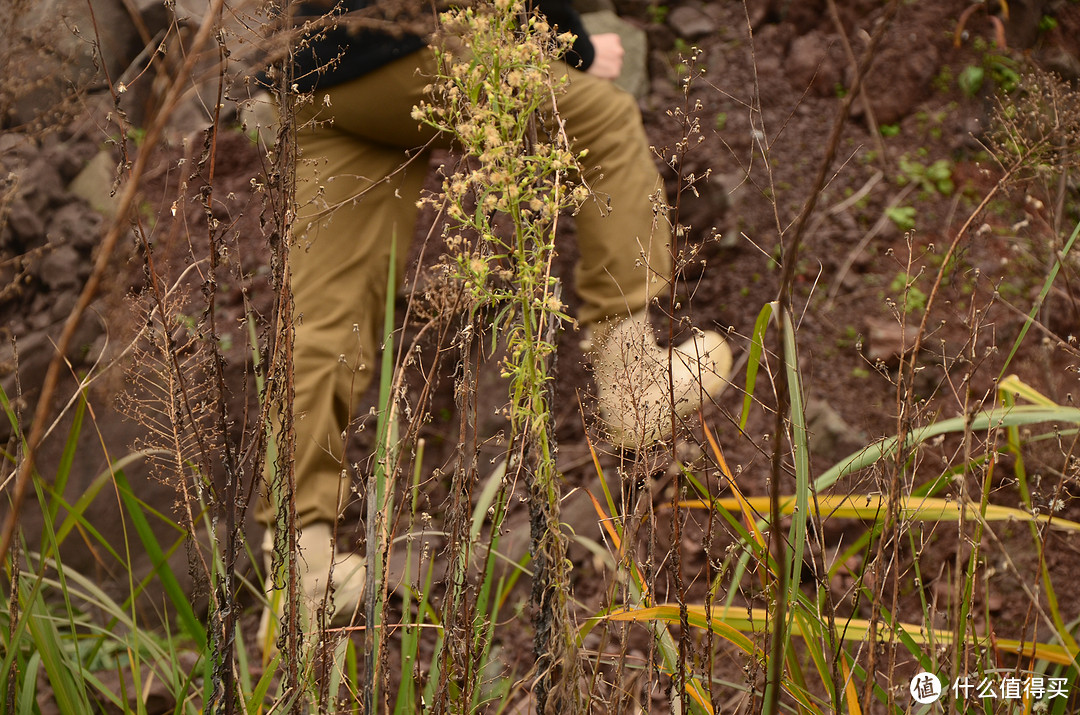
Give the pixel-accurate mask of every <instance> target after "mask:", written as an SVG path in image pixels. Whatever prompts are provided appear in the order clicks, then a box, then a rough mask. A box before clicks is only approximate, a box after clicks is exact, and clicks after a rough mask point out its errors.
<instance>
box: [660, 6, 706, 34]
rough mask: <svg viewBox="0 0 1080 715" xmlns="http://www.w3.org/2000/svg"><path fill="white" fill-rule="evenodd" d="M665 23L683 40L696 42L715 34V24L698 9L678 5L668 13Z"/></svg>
mask: <svg viewBox="0 0 1080 715" xmlns="http://www.w3.org/2000/svg"><path fill="white" fill-rule="evenodd" d="M667 23H668V25H669V26H670V27H671V29H672V30H674V31H675V33H676V34H677V35H678V36H679V37H681V38H683V39H684V40H696V39H699V38H701V37H705V36H706V35H711V34H713V33H715V32H716V29H717V28H716V22H715V21H714V20H713V19H712V18H711V17H709V16H708V15H707V14H705V13H704V12H703V11H702V10H701V9H700V8H697V7H693V6H691V5H680V6H679V7H677V8H675V9H674V10H672V11H671V12H670V13H668V18H667Z"/></svg>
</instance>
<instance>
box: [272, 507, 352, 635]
mask: <svg viewBox="0 0 1080 715" xmlns="http://www.w3.org/2000/svg"><path fill="white" fill-rule="evenodd" d="M296 545H297V547H298V549H299V552H300V553H299V555H298V556H297V559H296V567H297V571H298V574H299V577H300V593H301V596H302V598H303V603H302V606H303V615H302V617H301V624H303V627H304V629H305V632H306V633H308V634H311V633H313V632H314V631H315V629H316V627H317V625H318V622H317V616H318V613H319V609H320V608H322V607H323V604H324V603H326V601H327V596H328V595H329V591H328V590H327V587H326V584H327V581H328V580H329V579H333V584H332V585H333V608H334V615H333V617H332V619H331V624H333V625H344V624H345V623H348V622H349V620H350V619H351V618H352V615H353V613H354V611H355V609H356V604H357V603H359V602H360V599H362V598H363V597H364V586H365V584H366V581H367V562H366V560H365V559H364V557H363V556H361V555H360V554H357V553H353V552H347V553H341V552H338V551H336V550H335V549H334V535H333V527H332V525H331V524H329V523H327V522H322V521H320V522H315V523H313V524H307V525H305V526H304V528H303V529H302V530H301V531H300V533H299V534H298V535H297V539H296ZM273 550H274V532H273V531H272V530H270V529H267V531H266V533H265V534H264V536H263V555H264V557H263V558H264V562H265V565H266V574H267V576H266V598H267V606H266V607H265V608H264V609H263V614H262V620H261V621H260V622H259V634H258V638H259V643H260V644H261V645H262V646H263V648H264V649H268V650H272V649H273V647H274V643H275V642H276V641H277V636H278V633H277V626H278V623H279V622H280V620H281V614H282V613H283V612H284V610H285V607H284V604H285V592H284V591H283V590H282V589H274V587H273V579H272V578H271V577H270V574H271V568H272V564H271V561H272V554H273ZM331 567H332V568H333V571H332V572H331ZM327 605H329V604H327ZM268 638H269V639H272V640H269V641H268Z"/></svg>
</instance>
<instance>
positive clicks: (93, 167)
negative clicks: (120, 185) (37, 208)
mask: <svg viewBox="0 0 1080 715" xmlns="http://www.w3.org/2000/svg"><path fill="white" fill-rule="evenodd" d="M115 181H116V159H114V158H113V155H112V153H111V152H109V151H108V150H106V149H102V150H101V151H99V152H98V153H97V156H95V157H94V158H93V159H91V160H90V161H89V162H88V163H87V164H86V167H84V168H83V170H82V171H80V172H79V175H78V176H76V177H75V178H74V179H73V180H72V182H71V183H70V184H69V185H68V190H69V191H70V192H71V193H73V194H75V195H76V196H78V197H79V198H81V199H83V200H84V201H86V203H88V204H90V207H91V208H93V209H94V210H95V211H97V212H98V213H100V214H101V215H102V216H106V217H109V218H112V217H114V216H115V215H116V196H115V195H114V194H113V185H114V183H115Z"/></svg>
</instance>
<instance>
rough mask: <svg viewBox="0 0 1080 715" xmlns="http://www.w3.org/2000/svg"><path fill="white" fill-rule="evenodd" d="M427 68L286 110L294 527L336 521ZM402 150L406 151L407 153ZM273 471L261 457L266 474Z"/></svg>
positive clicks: (413, 179) (402, 239)
mask: <svg viewBox="0 0 1080 715" xmlns="http://www.w3.org/2000/svg"><path fill="white" fill-rule="evenodd" d="M433 66H434V65H433V61H432V58H431V53H430V52H428V51H424V52H418V53H414V54H413V55H410V56H409V57H406V58H403V59H402V60H399V61H397V62H395V63H392V64H391V65H388V66H387V67H385V68H382V69H380V70H376V71H375V72H373V73H371V74H369V75H366V76H365V77H362V78H360V79H357V80H354V81H352V82H347V83H345V84H342V85H338V86H335V87H332V88H329V89H327V90H321V91H317V92H316V93H315V96H314V98H313V102H312V104H310V105H308V106H306V107H304V108H303V109H301V110H300V112H298V116H297V123H298V126H299V127H300V128H299V129H298V132H297V143H298V146H299V149H300V157H299V160H298V162H297V168H296V173H297V189H296V201H297V205H298V207H299V208H298V212H297V217H296V221H295V223H294V226H295V238H294V241H293V245H292V247H291V250H290V256H289V260H290V270H291V288H292V298H293V316H294V322H293V326H292V328H293V330H294V343H293V371H294V388H295V399H294V402H293V425H294V430H295V438H296V441H295V452H294V464H295V466H294V469H295V474H296V510H297V516H298V518H299V519H300V522H301V523H302V524H303V523H310V522H312V521H328V522H334V521H336V519H337V517H338V515H339V514H340V510H341V508H342V507H343V506H344V504H343V499H344V498H345V496H346V495H347V493H348V489H347V487H348V482H347V479H346V478H345V476H344V472H345V471H346V470H345V464H344V462H343V459H344V457H343V454H344V442H345V432H346V430H347V429H348V425H349V422H350V421H351V418H352V417H353V416H354V415H353V413H352V410H353V407H354V405H355V404H356V403H357V401H358V399H359V397H360V395H361V394H362V393H363V392H364V390H365V389H366V388H367V386H368V385H369V384H370V382H371V376H372V369H373V368H374V366H375V365H376V360H377V354H378V350H379V348H380V342H381V337H380V336H381V331H382V328H383V326H382V316H383V306H384V304H385V300H386V286H387V278H388V271H389V266H390V246H391V243H392V241H394V240H395V239H396V242H397V243H396V245H397V249H396V256H397V264H398V265H397V267H396V276H395V283H396V284H399V285H400V282H401V278H402V276H403V273H404V266H405V261H406V259H407V257H408V246H409V242H410V241H411V239H412V235H413V231H414V226H415V223H416V214H417V207H416V202H417V199H418V198H419V195H420V189H421V187H422V185H423V181H424V178H425V176H426V174H427V157H428V154H427V152H426V151H425V150H423V149H421V147H424V145H425V143H427V142H429V141H430V140H432V139H433V137H434V132H433V131H432V130H431V129H429V128H418V126H417V125H418V123H417V122H416V121H415V120H413V119H411V118H410V116H409V114H410V112H411V109H412V106H413V105H414V104H415V103H416V102H417V101H419V99H421V98H422V96H423V88H424V87H425V86H426V84H427V83H428V82H429V81H430V79H429V78H427V77H425V76H424V73H425V72H426V73H430V71H431V69H432V68H433ZM418 70H422V72H421V73H418ZM407 150H413V151H412V152H411V153H412V158H411V159H409V158H408V157H407V153H406V152H407ZM275 426H276V427H277V429H275V433H277V432H278V431H279V429H280V426H279V425H275ZM273 474H274V465H270V464H268V465H267V469H266V476H267V478H268V480H269V479H270V478H271V477H272V476H273ZM257 516H258V517H259V519H260V521H262V522H263V523H264V524H268V525H269V524H271V523H273V521H274V518H275V514H274V510H273V508H272V507H271V505H270V504H269V503H268V502H265V501H264V502H263V503H262V504H261V505H260V507H259V510H258V514H257Z"/></svg>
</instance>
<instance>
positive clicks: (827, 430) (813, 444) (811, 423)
mask: <svg viewBox="0 0 1080 715" xmlns="http://www.w3.org/2000/svg"><path fill="white" fill-rule="evenodd" d="M806 431H807V433H808V434H809V440H810V452H811V453H812V454H817V455H822V456H830V457H834V456H840V455H839V454H838V452H839V453H843V454H849V453H851V452H854V451H855V450H857V449H859V448H860V447H862V446H864V445H865V443H866V440H865V435H864V434H863V433H862V432H860V431H859V430H856V429H855V428H854V427H852V426H851V425H849V424H848V423H847V422H845V421H844V418H843V417H841V416H840V413H839V412H837V411H836V410H835V409H833V407H832V405H830V404H829V403H828V402H826V401H825V400H819V399H811V400H809V401H808V402H807V405H806Z"/></svg>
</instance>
